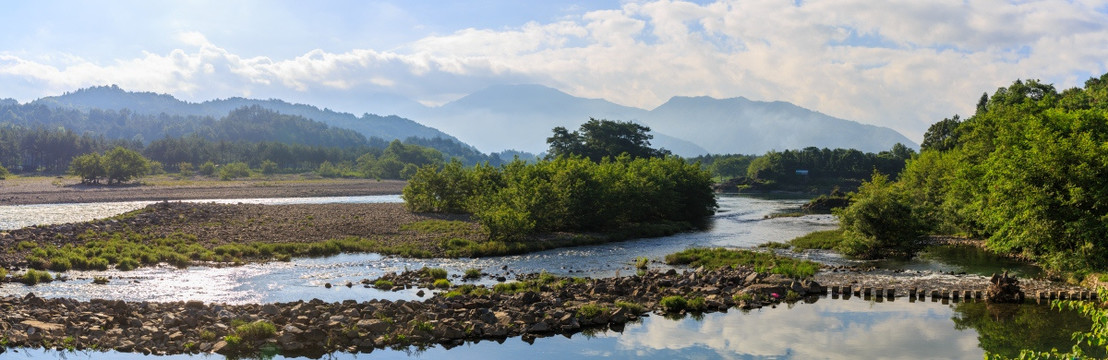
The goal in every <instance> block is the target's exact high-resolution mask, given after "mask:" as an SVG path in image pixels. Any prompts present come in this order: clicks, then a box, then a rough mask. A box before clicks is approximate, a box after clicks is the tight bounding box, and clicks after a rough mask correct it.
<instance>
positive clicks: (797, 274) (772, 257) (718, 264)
mask: <svg viewBox="0 0 1108 360" xmlns="http://www.w3.org/2000/svg"><path fill="white" fill-rule="evenodd" d="M665 261H666V264H669V265H689V266H692V267H705V268H708V269H719V268H725V267H727V268H736V267H747V268H750V269H752V270H754V271H755V272H759V273H772V274H781V275H784V276H788V277H794V278H805V277H810V276H812V275H815V274H816V271H819V264H818V263H816V262H813V261H809V260H800V259H793V258H789V257H784V256H779V255H776V254H773V253H770V252H759V251H752V250H733V249H723V248H712V249H705V248H693V249H686V250H682V251H679V252H676V253H673V254H669V255H666V258H665Z"/></svg>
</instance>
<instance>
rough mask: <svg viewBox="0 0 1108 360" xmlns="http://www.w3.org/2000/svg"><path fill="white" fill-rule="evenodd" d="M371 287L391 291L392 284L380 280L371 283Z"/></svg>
mask: <svg viewBox="0 0 1108 360" xmlns="http://www.w3.org/2000/svg"><path fill="white" fill-rule="evenodd" d="M373 287H375V288H378V289H384V290H388V289H392V287H393V284H392V281H388V280H385V279H381V280H377V281H375V282H373Z"/></svg>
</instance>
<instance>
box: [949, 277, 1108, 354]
mask: <svg viewBox="0 0 1108 360" xmlns="http://www.w3.org/2000/svg"><path fill="white" fill-rule="evenodd" d="M1098 295H1099V298H1101V299H1105V298H1108V290H1105V289H1103V288H1101V289H1098ZM1050 307H1051V308H1052V309H1058V310H1059V311H1077V312H1080V313H1081V314H1082V316H1084V317H1086V318H1088V319H1090V320H1092V326H1091V328H1090V329H1089V331H1084V332H1076V333H1074V334H1073V336H1072V339H1073V341H1074V344H1073V347H1072V348H1071V349H1070V351H1069V352H1061V351H1058V350H1057V349H1053V350H1051V351H1035V350H1031V349H1022V350H1021V351H1020V353H1019V355H1018V356H1017V357H1015V358H1014V359H1020V360H1068V359H1086V358H1088V359H1093V358H1096V357H1095V355H1093V354H1089V353H1088V352H1100V353H1102V354H1099V355H1101V356H1103V352H1108V308H1105V307H1104V305H1103V304H1100V303H1097V302H1091V301H1077V300H1054V301H1053V302H1051V305H1050ZM955 320H956V321H957V320H958V319H955ZM1090 350H1092V351H1090ZM985 359H987V360H1005V359H1009V357H1008V356H1005V354H999V353H993V352H990V351H986V352H985Z"/></svg>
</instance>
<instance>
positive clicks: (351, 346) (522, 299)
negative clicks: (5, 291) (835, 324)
mask: <svg viewBox="0 0 1108 360" xmlns="http://www.w3.org/2000/svg"><path fill="white" fill-rule="evenodd" d="M410 278H413V279H416V278H417V277H414V276H413V277H410ZM820 289H821V287H820V286H819V285H818V284H815V283H812V282H800V281H793V280H789V279H785V278H782V277H780V276H776V275H774V276H764V275H760V274H756V273H754V272H752V271H750V270H747V269H723V270H712V271H709V270H697V271H690V272H685V273H678V272H676V271H674V270H670V271H667V272H664V273H663V272H647V273H644V274H642V275H636V276H629V277H617V278H609V279H587V280H586V281H562V282H558V283H554V284H549V285H544V286H542V287H541V288H539V289H538V290H539V291H525V292H519V293H514V294H507V293H504V294H501V293H495V292H490V293H488V294H486V295H480V296H470V295H459V296H453V297H446V296H442V293H440V294H436V295H435V296H433V297H430V298H429V299H427V300H426V301H403V300H399V301H389V300H371V301H363V302H357V301H355V300H347V301H343V302H341V303H326V302H323V301H320V300H312V301H308V302H304V301H298V302H291V303H275V304H247V305H225V304H204V303H202V302H198V301H190V302H169V303H155V302H135V303H128V302H124V301H107V300H92V301H85V302H82V301H75V300H72V299H65V298H62V299H44V298H40V297H36V296H35V295H33V294H28V295H26V296H24V297H15V296H11V297H5V298H0V308H3V309H5V310H4V311H3V312H2V313H0V333H2V334H3V337H4V338H6V339H7V340H8V346H16V347H40V346H41V347H54V348H75V349H105V350H106V349H114V350H118V351H124V352H142V353H148V354H149V353H156V354H177V353H208V352H222V353H229V352H238V351H242V350H244V349H257V348H258V347H260V346H273V347H276V348H277V349H279V350H280V351H281V352H282V353H284V354H322V353H327V352H333V351H349V352H368V351H372V350H373V349H376V348H384V347H397V346H401V347H403V346H408V345H429V344H443V345H445V346H454V345H460V344H462V343H464V342H466V341H479V340H483V339H492V340H498V339H504V338H506V337H515V336H522V337H523V338H524V339H525V340H530V339H534V338H535V337H541V336H552V335H556V334H573V333H576V332H579V331H582V330H584V329H589V328H613V329H619V328H621V327H622V326H623V325H624V324H625V323H627V322H629V321H635V320H636V319H638V318H640V317H641V316H645V314H646V313H647V312H650V311H654V312H657V313H666V312H667V310H666V309H664V308H663V307H662V306H661V305H660V301H661V299H662V298H664V297H666V296H674V295H678V296H683V297H686V298H690V299H692V298H701V299H703V303H704V305H705V307H704V308H703V311H720V310H725V309H728V308H731V307H734V306H742V307H748V308H749V307H757V306H764V305H768V304H773V303H776V302H779V301H782V300H785V294H788V293H790V292H792V293H795V294H799V295H804V294H807V293H810V292H813V291H821V290H820ZM744 294H748V295H744ZM617 301H619V302H621V304H637V305H639V306H641V307H639V306H619V305H616V302H617ZM585 306H589V307H590V308H591V309H592V310H599V311H579V310H581V309H582V307H585ZM668 312H669V313H670V314H674V313H677V314H681V313H684V312H685V310H682V309H668ZM258 321H262V322H268V323H270V324H273V325H274V326H275V328H276V331H275V332H274V333H272V334H269V335H268V336H264V337H262V338H259V339H254V340H253V341H250V340H248V339H247V340H244V341H246V342H247V343H245V344H235V341H234V340H232V341H230V344H229V342H228V340H229V339H227V338H225V337H226V336H227V335H235V334H236V328H235V325H236V324H244V323H253V322H258Z"/></svg>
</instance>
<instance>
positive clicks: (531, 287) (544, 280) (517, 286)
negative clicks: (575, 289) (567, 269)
mask: <svg viewBox="0 0 1108 360" xmlns="http://www.w3.org/2000/svg"><path fill="white" fill-rule="evenodd" d="M585 282H587V280H585V279H582V278H568V277H560V276H556V275H554V274H551V273H548V272H545V271H543V272H542V273H540V274H539V275H538V277H536V278H535V279H531V280H526V281H513V282H508V283H500V284H496V285H493V287H492V291H493V292H495V293H499V294H515V293H520V292H527V291H531V292H539V291H541V290H542V289H543V288H544V287H547V288H551V289H560V288H561V287H562V286H565V285H567V284H570V283H576V284H582V283H585Z"/></svg>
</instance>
